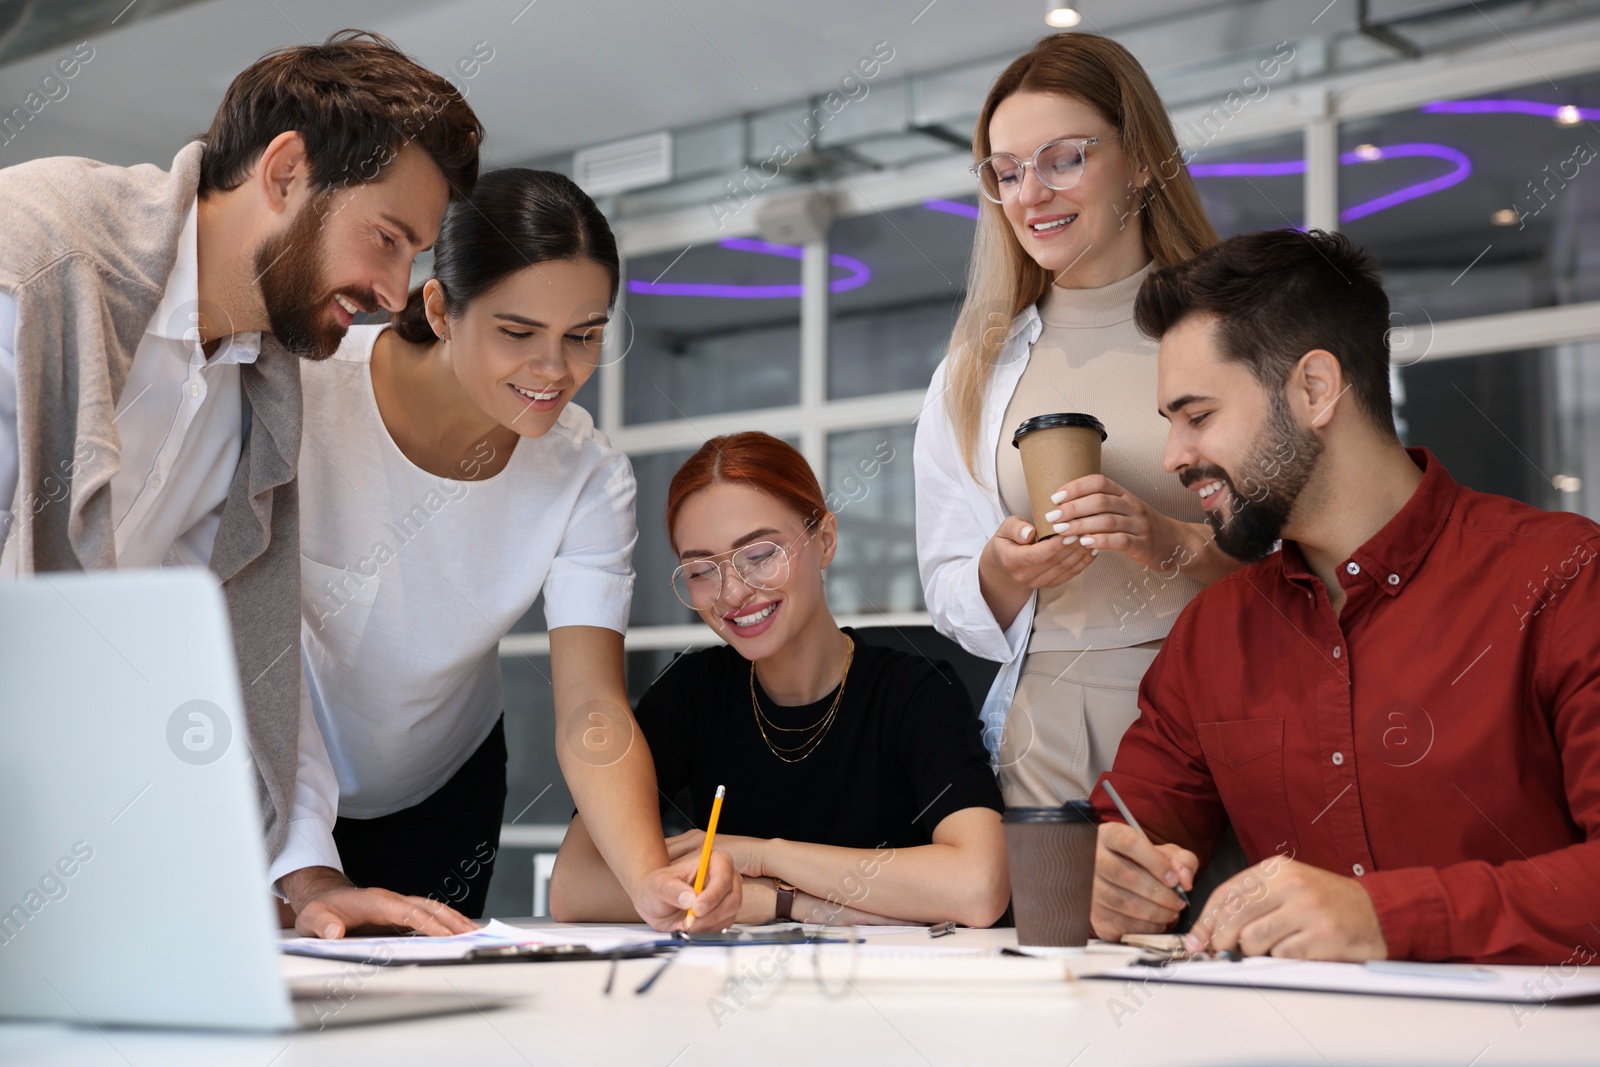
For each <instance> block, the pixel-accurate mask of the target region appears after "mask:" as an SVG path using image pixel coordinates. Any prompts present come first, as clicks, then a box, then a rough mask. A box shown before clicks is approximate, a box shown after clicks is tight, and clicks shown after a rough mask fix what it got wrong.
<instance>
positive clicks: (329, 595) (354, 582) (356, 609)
mask: <svg viewBox="0 0 1600 1067" xmlns="http://www.w3.org/2000/svg"><path fill="white" fill-rule="evenodd" d="M377 599H378V575H377V574H371V575H367V574H362V573H360V572H359V571H353V570H349V569H347V568H344V567H330V566H328V565H327V564H326V563H318V562H317V561H316V560H314V559H310V558H308V557H306V556H301V557H300V617H301V619H302V621H303V622H304V623H305V632H306V634H307V635H308V638H309V640H310V641H312V642H313V643H314V644H316V645H317V646H320V648H321V649H322V650H323V651H325V652H326V653H327V654H328V655H329V656H331V657H332V658H333V660H334V662H336V663H337V664H339V666H341V667H343V668H344V669H345V670H347V671H348V670H353V669H354V668H355V663H356V655H357V653H359V652H360V650H361V639H362V637H363V636H364V635H365V634H366V630H367V623H368V622H369V621H370V620H371V617H372V605H373V603H374V602H375V601H376V600H377Z"/></svg>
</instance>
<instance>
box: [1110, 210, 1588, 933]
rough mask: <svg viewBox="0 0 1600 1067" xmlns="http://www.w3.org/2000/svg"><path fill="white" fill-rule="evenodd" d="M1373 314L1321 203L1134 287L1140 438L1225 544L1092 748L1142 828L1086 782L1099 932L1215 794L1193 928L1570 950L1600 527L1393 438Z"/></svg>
mask: <svg viewBox="0 0 1600 1067" xmlns="http://www.w3.org/2000/svg"><path fill="white" fill-rule="evenodd" d="M1388 313H1389V304H1388V299H1387V297H1386V296H1385V295H1384V292H1383V287H1382V285H1381V284H1380V282H1379V280H1378V277H1377V273H1376V270H1375V267H1374V264H1373V262H1372V261H1371V260H1370V259H1369V258H1368V257H1367V256H1366V255H1365V254H1364V253H1362V252H1361V250H1360V249H1358V248H1356V247H1355V246H1354V245H1352V244H1351V243H1350V242H1349V241H1348V240H1347V239H1345V238H1343V237H1340V236H1336V235H1329V234H1325V233H1321V232H1319V231H1312V232H1310V233H1305V234H1302V233H1297V232H1295V231H1293V230H1284V231H1277V232H1271V233H1257V234H1247V235H1243V236H1240V237H1235V238H1232V239H1231V240H1228V241H1226V242H1224V243H1222V244H1220V245H1218V246H1216V247H1214V248H1212V249H1210V250H1208V251H1206V252H1204V253H1202V254H1201V255H1199V256H1198V257H1196V258H1195V259H1193V260H1190V261H1189V262H1187V263H1184V264H1181V265H1178V266H1175V267H1171V268H1168V269H1166V270H1162V271H1158V272H1156V273H1154V274H1152V275H1151V277H1150V278H1149V280H1147V281H1146V282H1145V284H1144V287H1143V289H1142V290H1141V291H1140V293H1139V298H1138V303H1137V316H1138V323H1139V326H1140V328H1141V329H1142V330H1143V331H1144V332H1145V333H1147V334H1149V335H1151V336H1154V337H1158V338H1160V341H1161V349H1160V363H1159V368H1160V369H1159V384H1158V391H1159V395H1158V404H1159V406H1160V409H1161V413H1162V414H1163V415H1164V416H1166V417H1167V419H1168V420H1169V422H1170V423H1171V429H1170V431H1169V435H1168V439H1167V451H1166V457H1165V466H1166V468H1167V469H1168V470H1170V471H1174V472H1176V473H1177V474H1178V475H1179V477H1180V478H1181V479H1182V481H1183V484H1184V485H1185V486H1187V487H1189V488H1191V489H1193V490H1195V491H1197V492H1198V493H1199V494H1200V500H1201V503H1202V505H1203V506H1204V507H1205V508H1206V511H1207V515H1208V516H1209V517H1210V521H1211V524H1212V527H1213V529H1214V530H1215V531H1216V539H1217V544H1218V545H1219V546H1220V547H1221V548H1223V549H1224V550H1225V551H1227V552H1229V553H1230V554H1231V555H1234V556H1236V557H1237V558H1240V559H1243V560H1246V561H1247V562H1249V563H1250V565H1249V566H1246V567H1244V568H1242V569H1241V570H1238V571H1235V572H1234V573H1233V574H1231V575H1229V576H1227V577H1225V578H1222V579H1220V580H1219V581H1217V582H1215V583H1214V584H1212V585H1211V586H1210V587H1208V588H1207V589H1206V590H1205V591H1203V592H1202V593H1201V594H1200V595H1199V597H1198V598H1196V599H1195V600H1194V601H1193V603H1191V604H1190V605H1189V607H1188V608H1187V609H1186V610H1185V611H1184V613H1183V614H1182V615H1181V616H1180V617H1179V619H1178V621H1177V624H1176V625H1175V626H1174V627H1173V629H1172V633H1171V635H1170V637H1168V639H1167V641H1166V645H1165V647H1164V648H1163V649H1162V651H1161V654H1160V656H1159V657H1158V658H1157V659H1156V661H1155V663H1154V664H1153V665H1152V666H1151V668H1150V670H1149V672H1148V673H1147V674H1146V675H1145V677H1144V681H1143V684H1142V685H1141V686H1140V690H1139V703H1140V707H1141V710H1142V714H1141V716H1140V718H1139V719H1138V721H1137V722H1135V723H1134V725H1133V727H1132V728H1131V729H1129V731H1128V732H1127V734H1126V735H1125V736H1124V737H1123V740H1122V744H1121V747H1120V748H1119V750H1118V752H1117V758H1116V761H1115V763H1114V765H1113V767H1112V770H1111V771H1110V772H1108V774H1107V777H1108V778H1110V779H1112V780H1113V781H1114V784H1115V785H1116V788H1117V789H1118V791H1119V792H1120V793H1121V795H1122V797H1123V798H1124V799H1125V800H1126V802H1127V804H1128V806H1129V809H1130V810H1131V811H1132V812H1133V814H1134V816H1135V817H1136V818H1137V819H1138V820H1139V822H1140V823H1141V824H1142V825H1143V826H1144V828H1145V829H1146V831H1147V832H1148V833H1149V834H1150V837H1151V838H1152V839H1154V840H1155V841H1156V842H1158V843H1156V844H1151V843H1150V841H1148V840H1146V839H1145V837H1144V836H1143V835H1140V834H1139V833H1137V832H1136V831H1135V830H1134V829H1132V828H1131V827H1129V826H1127V825H1125V824H1124V823H1122V822H1120V821H1116V820H1117V819H1118V816H1117V814H1116V810H1115V808H1114V807H1113V806H1112V805H1111V803H1110V802H1109V800H1108V799H1106V798H1105V791H1104V790H1103V789H1102V790H1097V791H1096V793H1095V799H1096V803H1097V805H1098V806H1099V807H1100V809H1101V812H1102V814H1103V815H1104V817H1105V819H1106V821H1105V822H1104V823H1103V824H1102V826H1101V833H1100V847H1099V852H1098V856H1097V862H1096V878H1095V890H1094V905H1093V921H1094V926H1095V930H1096V932H1097V933H1098V934H1099V935H1100V936H1101V937H1105V938H1109V939H1113V940H1115V939H1118V938H1120V937H1121V936H1122V935H1124V934H1129V933H1150V932H1155V931H1160V930H1165V929H1167V928H1169V927H1170V926H1171V925H1172V924H1173V922H1174V921H1175V920H1176V919H1177V917H1178V913H1179V910H1180V909H1181V907H1182V903H1181V902H1180V901H1179V899H1178V897H1177V895H1176V894H1175V893H1174V892H1173V890H1172V888H1171V887H1173V886H1182V887H1184V888H1186V889H1187V888H1191V887H1192V886H1193V878H1194V875H1195V873H1196V872H1197V871H1198V870H1199V869H1200V866H1201V864H1202V863H1203V862H1204V858H1205V857H1207V856H1209V855H1210V853H1211V851H1212V849H1213V848H1214V846H1215V844H1216V842H1217V839H1218V836H1219V833H1220V831H1221V829H1222V827H1223V825H1224V823H1225V821H1231V822H1232V824H1233V826H1234V828H1235V830H1236V831H1237V832H1238V835H1239V840H1240V842H1241V843H1242V844H1243V846H1244V850H1245V854H1246V855H1247V857H1248V858H1249V859H1250V861H1251V862H1252V863H1253V864H1254V866H1252V867H1249V868H1247V869H1246V870H1245V871H1243V872H1242V873H1241V874H1239V875H1237V876H1236V877H1234V878H1232V879H1230V880H1229V881H1227V882H1225V883H1224V884H1223V885H1222V886H1221V887H1220V888H1218V889H1217V890H1216V892H1215V893H1213V894H1212V896H1211V898H1210V900H1209V901H1207V902H1206V904H1205V907H1204V909H1203V910H1202V912H1201V913H1200V916H1199V918H1198V920H1197V921H1196V923H1195V925H1194V928H1193V930H1192V931H1191V932H1190V934H1189V935H1188V940H1187V945H1188V947H1189V948H1190V949H1191V950H1200V949H1203V948H1214V949H1237V950H1239V951H1242V952H1243V953H1245V954H1248V955H1257V954H1261V955H1265V954H1271V955H1275V956H1291V957H1302V958H1312V959H1331V960H1363V959H1376V958H1384V957H1388V958H1394V959H1417V960H1464V961H1480V962H1495V963H1559V962H1562V961H1566V960H1571V959H1573V958H1575V957H1583V958H1585V959H1593V958H1594V955H1595V953H1594V950H1593V948H1590V947H1589V946H1591V945H1595V944H1600V595H1597V594H1600V566H1597V565H1596V563H1595V559H1596V556H1597V554H1600V527H1597V526H1596V524H1595V523H1593V522H1592V521H1590V520H1588V519H1586V518H1583V517H1582V516H1579V515H1574V514H1570V513H1564V512H1543V511H1540V510H1538V509H1537V508H1533V507H1530V506H1528V505H1526V504H1521V503H1518V502H1516V501H1513V500H1508V499H1506V498H1504V497H1497V496H1491V495H1489V494H1486V493H1479V492H1475V491H1474V490H1471V489H1468V488H1466V487H1465V486H1461V485H1458V484H1456V482H1455V481H1453V480H1452V479H1451V477H1450V475H1449V474H1448V473H1447V472H1446V471H1445V469H1444V467H1443V466H1441V465H1440V463H1439V461H1438V460H1437V459H1436V458H1434V456H1433V455H1432V454H1431V453H1429V452H1428V451H1427V450H1426V449H1423V448H1413V449H1407V448H1405V447H1403V446H1402V445H1401V443H1400V441H1399V439H1398V437H1397V436H1396V434H1395V430H1394V419H1393V413H1392V410H1391V407H1390V401H1389V381H1388V351H1387V343H1386V338H1385V332H1386V330H1387V329H1388V328H1389V317H1388ZM1112 536H1116V535H1115V534H1113V535H1112ZM1280 540H1281V542H1282V550H1281V551H1277V552H1274V551H1273V546H1274V544H1275V543H1276V542H1278V541H1280ZM1174 562H1175V563H1181V562H1182V561H1174ZM1196 903H1199V902H1198V901H1197V902H1196Z"/></svg>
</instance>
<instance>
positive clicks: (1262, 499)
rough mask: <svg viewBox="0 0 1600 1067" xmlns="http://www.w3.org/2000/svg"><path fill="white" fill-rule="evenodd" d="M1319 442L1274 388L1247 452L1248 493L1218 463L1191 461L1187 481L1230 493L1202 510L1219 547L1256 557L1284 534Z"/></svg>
mask: <svg viewBox="0 0 1600 1067" xmlns="http://www.w3.org/2000/svg"><path fill="white" fill-rule="evenodd" d="M1321 454H1322V442H1321V441H1320V440H1319V439H1318V438H1317V435H1316V434H1314V433H1312V432H1311V431H1310V430H1305V429H1302V428H1301V427H1300V426H1299V425H1298V424H1296V423H1295V421H1294V416H1293V415H1291V414H1290V413H1289V405H1288V402H1287V401H1285V400H1284V399H1283V397H1282V396H1281V395H1278V394H1274V395H1273V397H1272V408H1271V410H1270V411H1269V413H1268V415H1267V425H1266V431H1265V433H1264V435H1263V437H1262V439H1261V440H1260V441H1259V442H1257V444H1256V445H1255V446H1254V447H1252V448H1251V450H1250V453H1249V455H1247V456H1246V457H1245V467H1246V470H1247V471H1248V472H1249V473H1247V474H1246V475H1245V476H1244V479H1245V482H1246V484H1247V486H1248V487H1249V492H1248V493H1240V492H1239V490H1238V489H1237V488H1236V487H1235V485H1234V480H1233V478H1232V476H1231V475H1229V474H1228V472H1226V471H1224V470H1223V469H1222V468H1221V467H1190V468H1189V469H1188V470H1186V471H1184V472H1183V484H1184V485H1185V486H1195V485H1203V484H1205V483H1206V482H1212V481H1216V480H1218V479H1219V478H1220V479H1221V480H1222V482H1223V490H1224V491H1226V492H1227V493H1228V494H1229V500H1228V503H1227V505H1226V511H1227V513H1228V517H1227V519H1226V521H1224V519H1223V511H1224V509H1223V508H1210V509H1207V511H1206V523H1207V524H1208V525H1210V527H1211V531H1212V533H1213V534H1214V535H1215V537H1216V542H1217V547H1218V548H1220V549H1222V551H1224V552H1226V553H1227V554H1228V555H1230V556H1232V557H1233V558H1234V559H1237V560H1241V561H1243V562H1245V563H1254V562H1255V561H1256V560H1258V559H1262V558H1264V557H1265V556H1266V555H1267V554H1268V553H1270V552H1271V551H1272V548H1273V546H1274V545H1275V544H1277V543H1278V542H1279V541H1281V540H1283V528H1284V526H1285V525H1287V524H1288V522H1289V513H1290V512H1291V511H1292V510H1293V509H1294V503H1295V501H1296V500H1297V499H1299V497H1300V493H1301V491H1302V490H1303V489H1305V487H1306V482H1308V481H1309V480H1310V479H1311V472H1312V471H1313V470H1314V469H1315V468H1316V465H1317V457H1318V456H1320V455H1321Z"/></svg>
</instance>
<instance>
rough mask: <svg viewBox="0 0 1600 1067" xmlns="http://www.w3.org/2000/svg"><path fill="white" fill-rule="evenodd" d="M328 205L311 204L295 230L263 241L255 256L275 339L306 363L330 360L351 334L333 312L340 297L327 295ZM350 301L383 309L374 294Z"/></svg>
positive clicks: (293, 226)
mask: <svg viewBox="0 0 1600 1067" xmlns="http://www.w3.org/2000/svg"><path fill="white" fill-rule="evenodd" d="M326 204H327V200H326V199H325V198H319V199H317V200H313V201H311V202H309V203H307V204H306V205H305V206H304V207H302V208H301V209H300V213H299V214H298V215H296V216H295V220H294V222H292V223H291V224H290V225H289V228H288V229H287V230H285V231H284V232H283V233H281V234H279V235H278V236H276V237H269V238H267V239H266V240H265V241H263V242H262V243H261V246H260V247H259V248H257V249H256V255H255V269H256V274H257V276H258V277H259V278H260V286H261V301H262V304H263V305H264V306H265V307H266V311H267V323H268V325H269V327H270V329H271V331H272V335H273V336H274V337H276V338H277V339H278V342H279V343H280V344H282V345H283V347H284V348H286V349H288V350H289V351H290V352H293V353H294V354H295V355H297V356H300V357H302V358H304V359H327V358H328V357H329V356H331V355H333V353H334V352H335V350H337V349H338V347H339V343H340V342H341V341H343V340H344V334H345V328H344V327H343V326H340V325H339V323H338V321H337V320H335V319H333V318H332V316H331V313H330V312H329V311H328V304H329V302H330V301H332V300H333V296H334V294H333V293H331V292H329V291H327V289H326V287H325V286H326V283H325V281H324V279H323V270H322V265H323V260H324V257H323V244H324V241H323V224H324V222H325V221H326V218H327V214H326V211H325V210H324V209H325V207H326ZM344 295H345V296H346V297H347V299H349V300H350V301H351V302H352V303H354V304H356V305H357V306H358V307H362V308H370V307H372V306H374V305H375V304H376V303H377V301H376V300H375V299H374V298H373V297H372V295H371V294H370V293H358V292H349V293H345V294H344Z"/></svg>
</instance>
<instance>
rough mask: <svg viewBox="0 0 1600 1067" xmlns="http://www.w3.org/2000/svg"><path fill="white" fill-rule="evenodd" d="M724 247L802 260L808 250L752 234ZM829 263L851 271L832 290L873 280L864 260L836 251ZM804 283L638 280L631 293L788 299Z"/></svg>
mask: <svg viewBox="0 0 1600 1067" xmlns="http://www.w3.org/2000/svg"><path fill="white" fill-rule="evenodd" d="M717 243H718V245H719V246H720V247H722V248H726V249H729V250H730V251H734V252H754V253H757V254H758V255H763V256H781V257H782V258H784V259H801V258H803V257H804V256H805V249H803V248H801V247H800V246H799V245H780V244H773V243H772V242H771V241H759V240H756V239H755V238H752V237H729V238H726V239H725V240H722V241H719V242H717ZM828 262H829V263H830V264H832V265H833V266H835V267H841V268H843V269H845V270H847V271H850V272H851V274H850V276H849V277H848V278H835V279H833V281H831V282H829V283H828V291H829V292H831V293H845V292H849V291H850V290H851V289H859V288H861V287H862V286H863V285H866V284H867V282H869V281H871V280H872V270H871V268H869V267H868V266H867V265H866V264H865V263H863V262H861V260H859V259H856V258H855V257H853V256H846V255H843V254H841V253H838V252H835V253H833V254H832V255H830V256H829V257H828ZM801 291H802V286H800V285H799V284H794V285H722V284H717V283H714V282H645V281H639V280H637V279H633V280H630V281H629V282H628V292H630V293H646V294H648V295H650V296H701V297H713V298H719V299H723V300H786V299H797V298H798V297H799V296H800V293H801Z"/></svg>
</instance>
